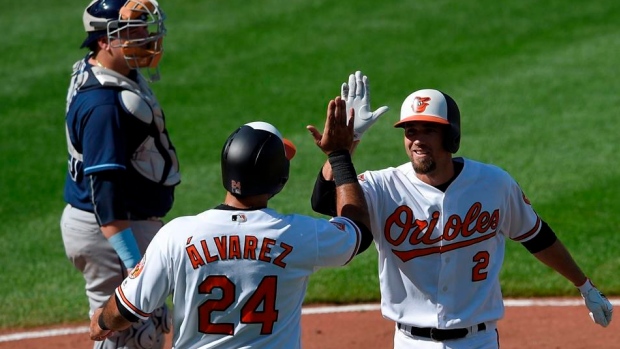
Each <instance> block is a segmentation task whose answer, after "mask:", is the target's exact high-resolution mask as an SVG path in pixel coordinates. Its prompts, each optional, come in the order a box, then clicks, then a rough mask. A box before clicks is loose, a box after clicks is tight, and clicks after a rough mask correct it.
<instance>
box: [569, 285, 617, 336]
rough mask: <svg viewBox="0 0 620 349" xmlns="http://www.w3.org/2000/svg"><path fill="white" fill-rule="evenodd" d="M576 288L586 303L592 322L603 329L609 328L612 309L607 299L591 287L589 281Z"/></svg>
mask: <svg viewBox="0 0 620 349" xmlns="http://www.w3.org/2000/svg"><path fill="white" fill-rule="evenodd" d="M577 288H578V289H579V292H581V296H582V297H583V299H584V300H585V302H586V307H588V310H590V317H591V318H592V321H594V322H595V323H597V324H599V325H601V326H603V327H607V326H609V323H610V322H611V315H612V314H613V311H614V307H613V305H612V304H611V302H610V301H609V300H608V299H607V297H605V295H604V294H603V293H601V291H599V290H598V289H597V288H596V287H594V285H592V282H590V279H587V280H586V282H585V283H584V284H583V285H581V286H579V287H577Z"/></svg>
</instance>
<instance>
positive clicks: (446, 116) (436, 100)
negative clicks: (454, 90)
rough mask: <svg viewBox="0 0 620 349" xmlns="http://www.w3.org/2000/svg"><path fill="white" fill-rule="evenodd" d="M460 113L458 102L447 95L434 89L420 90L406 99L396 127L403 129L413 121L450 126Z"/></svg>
mask: <svg viewBox="0 0 620 349" xmlns="http://www.w3.org/2000/svg"><path fill="white" fill-rule="evenodd" d="M458 113H459V110H458V106H457V105H456V102H455V101H454V100H453V99H452V97H450V96H448V95H447V94H445V93H443V92H441V91H439V90H433V89H423V90H418V91H415V92H413V93H412V94H410V95H409V96H407V98H405V101H404V102H403V104H402V106H401V108H400V120H399V121H398V122H397V123H395V124H394V127H403V125H404V124H405V123H407V122H412V121H426V122H436V123H439V124H444V125H450V120H452V119H453V116H455V114H458Z"/></svg>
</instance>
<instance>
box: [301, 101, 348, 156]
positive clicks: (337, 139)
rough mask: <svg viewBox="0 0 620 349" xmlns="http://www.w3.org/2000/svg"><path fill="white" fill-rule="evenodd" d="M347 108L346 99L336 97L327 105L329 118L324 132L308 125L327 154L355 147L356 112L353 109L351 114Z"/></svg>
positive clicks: (315, 139)
mask: <svg viewBox="0 0 620 349" xmlns="http://www.w3.org/2000/svg"><path fill="white" fill-rule="evenodd" d="M347 110H348V109H347V106H346V103H345V101H344V100H343V99H342V98H340V97H336V98H335V99H332V100H330V101H329V104H328V105H327V118H326V120H325V128H324V129H323V133H321V132H319V130H318V129H317V128H316V127H314V126H312V125H309V126H308V127H307V129H308V131H310V134H311V135H312V137H313V138H314V143H315V144H316V145H317V146H318V147H319V148H321V150H322V151H323V152H324V153H325V154H327V155H329V154H330V153H331V152H333V151H336V150H342V149H347V150H349V151H350V149H351V148H352V147H353V127H354V126H353V124H354V121H355V112H354V111H351V114H350V115H347Z"/></svg>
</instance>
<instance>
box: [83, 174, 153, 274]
mask: <svg viewBox="0 0 620 349" xmlns="http://www.w3.org/2000/svg"><path fill="white" fill-rule="evenodd" d="M90 182H91V183H90V184H91V188H92V201H93V203H94V207H95V212H94V213H95V217H96V218H97V222H98V223H99V225H100V227H101V232H102V233H103V235H104V236H105V237H106V239H108V241H109V242H110V244H111V245H112V247H113V248H114V250H115V251H116V253H117V254H118V255H119V257H120V258H121V260H122V261H123V264H124V265H125V268H127V269H132V268H133V267H134V266H135V265H136V264H138V262H139V261H140V258H142V256H141V253H140V249H139V248H138V244H137V242H136V239H135V237H134V235H133V231H132V230H131V227H130V223H129V220H128V219H127V208H126V206H125V194H124V192H125V189H124V188H125V182H124V173H123V171H118V170H110V171H102V172H95V173H92V174H91V175H90Z"/></svg>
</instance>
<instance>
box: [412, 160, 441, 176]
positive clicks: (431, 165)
mask: <svg viewBox="0 0 620 349" xmlns="http://www.w3.org/2000/svg"><path fill="white" fill-rule="evenodd" d="M436 168H437V163H436V162H435V160H433V159H426V160H422V161H421V162H419V163H415V162H414V163H413V170H414V171H415V173H419V174H428V173H431V172H433V171H435V169H436Z"/></svg>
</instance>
